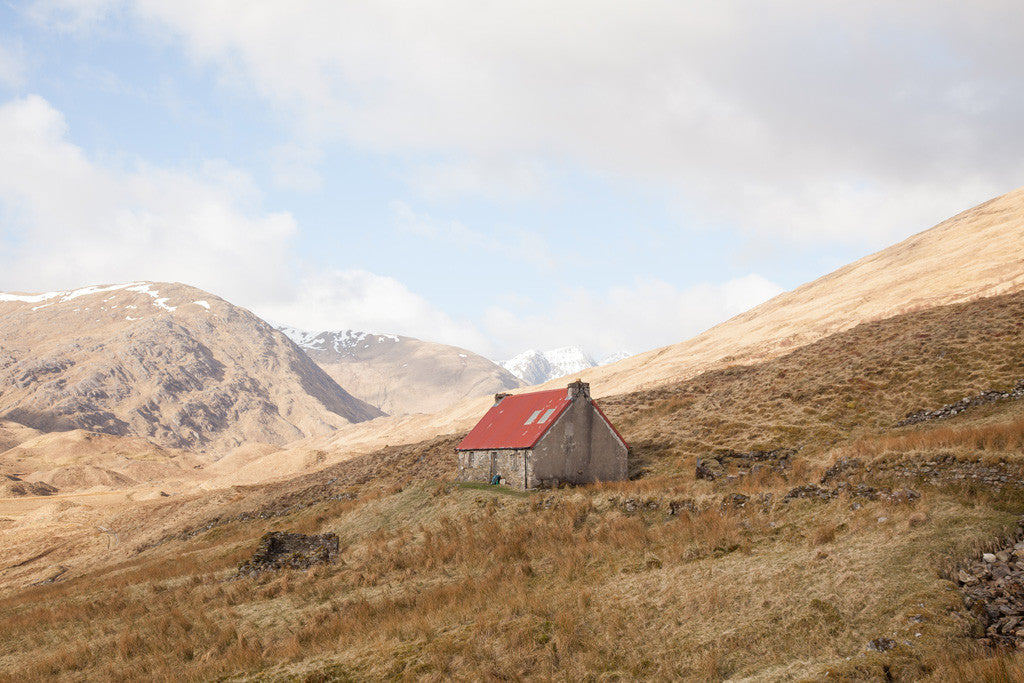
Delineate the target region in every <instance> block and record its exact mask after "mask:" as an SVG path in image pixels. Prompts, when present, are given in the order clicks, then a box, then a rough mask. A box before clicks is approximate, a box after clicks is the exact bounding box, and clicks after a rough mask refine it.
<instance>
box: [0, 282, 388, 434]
mask: <svg viewBox="0 0 1024 683" xmlns="http://www.w3.org/2000/svg"><path fill="white" fill-rule="evenodd" d="M381 415H382V413H381V411H379V410H377V409H375V408H373V407H372V406H369V405H367V404H365V403H363V402H361V401H358V399H355V398H354V397H352V396H351V395H349V394H348V393H347V392H346V391H345V390H344V389H342V388H341V387H340V386H338V385H337V384H336V383H335V382H334V380H332V379H331V378H330V377H329V376H327V374H326V373H324V372H323V371H322V370H321V369H320V368H319V367H318V366H317V365H316V364H315V363H313V362H312V361H311V360H310V359H309V358H308V357H307V356H306V355H305V354H304V353H303V352H302V351H301V350H300V349H299V348H298V347H297V346H295V345H294V344H293V343H292V342H291V340H289V339H288V338H287V337H285V336H284V335H283V334H281V333H279V332H277V331H276V330H274V329H273V328H271V327H270V326H269V325H268V324H267V323H265V322H264V321H262V320H261V319H260V318H258V317H257V316H255V315H253V314H252V313H251V312H249V311H247V310H245V309H243V308H241V307H238V306H234V305H233V304H230V303H229V302H227V301H225V300H223V299H221V298H220V297H217V296H215V295H213V294H210V293H209V292H204V291H203V290H199V289H197V288H194V287H190V286H188V285H182V284H180V283H152V282H132V283H126V284H119V285H100V286H89V287H83V288H79V289H75V290H65V291H59V292H46V293H42V294H15V293H0V417H2V418H4V419H8V420H13V421H15V422H18V423H21V424H23V425H26V426H28V427H32V428H36V429H40V430H42V431H63V430H68V429H87V430H93V431H98V432H104V433H107V434H114V435H120V436H139V437H143V438H147V439H150V440H152V441H153V442H154V443H156V444H158V445H161V446H165V447H171V448H188V449H192V450H198V451H208V452H219V451H222V450H224V449H226V448H231V447H234V446H237V445H239V444H241V443H243V442H246V441H251V440H255V441H264V442H270V443H276V444H279V445H281V444H284V443H287V442H289V441H292V440H295V439H297V438H303V437H306V436H310V435H313V434H324V433H326V432H328V431H331V430H333V429H335V428H337V427H339V426H342V425H345V424H350V423H352V422H358V421H365V420H368V419H372V418H375V417H379V416H381Z"/></svg>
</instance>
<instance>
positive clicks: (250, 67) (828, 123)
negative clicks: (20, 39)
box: [61, 0, 1024, 246]
mask: <svg viewBox="0 0 1024 683" xmlns="http://www.w3.org/2000/svg"><path fill="white" fill-rule="evenodd" d="M61 4H62V5H68V4H72V3H70V0H62V2H61ZM84 6H85V8H86V12H85V15H86V16H92V15H91V12H93V11H94V10H95V7H96V6H97V3H96V2H95V1H94V0H89V1H86V2H85V3H84ZM133 6H134V8H135V11H136V12H137V13H138V14H139V15H140V16H142V17H144V18H145V19H146V20H147V21H151V22H153V23H154V24H155V25H158V26H160V27H163V28H164V29H166V28H169V29H170V30H171V31H173V32H175V33H177V34H178V35H180V36H181V37H182V39H183V40H184V42H185V44H186V45H187V49H188V51H189V53H190V54H191V55H192V56H193V58H195V59H196V60H199V61H201V62H211V63H214V64H217V65H219V66H220V67H221V68H222V70H223V73H224V74H226V75H228V76H229V77H230V78H232V79H239V78H241V79H247V80H248V82H249V83H250V84H251V86H252V87H254V88H255V89H256V90H257V91H258V92H259V93H261V94H262V95H263V96H264V97H266V98H267V99H268V100H269V101H271V102H273V103H274V104H276V105H277V106H278V107H280V108H282V109H283V110H285V111H287V112H289V113H291V114H292V115H294V119H295V120H296V121H298V122H299V123H298V126H299V128H300V131H299V134H300V135H302V136H306V137H308V138H309V139H319V140H323V141H327V140H332V139H341V140H344V141H345V142H347V143H349V144H355V145H358V146H361V147H364V148H368V149H371V150H375V151H378V152H385V153H392V154H395V155H398V156H400V157H403V158H409V159H421V158H422V157H423V156H428V157H429V156H434V155H437V156H440V157H441V158H443V159H445V160H446V161H444V162H441V163H436V164H430V163H427V164H423V163H421V162H418V161H414V162H411V163H412V166H413V168H412V170H411V178H412V182H413V183H414V184H415V185H416V186H417V187H419V188H420V189H421V190H422V191H423V192H424V193H425V194H426V195H428V196H435V197H436V196H448V195H452V194H458V193H473V194H477V195H483V196H497V195H502V194H510V195H513V196H515V195H526V196H531V195H532V194H533V193H536V192H537V191H538V190H539V188H541V187H543V186H544V183H545V180H544V178H545V176H544V172H543V170H542V169H543V168H544V167H545V164H546V162H547V161H548V160H554V161H555V163H557V164H559V165H561V164H568V165H569V166H573V167H578V168H582V169H586V170H589V171H591V172H595V173H600V174H612V175H613V176H616V175H617V176H621V177H623V178H630V179H639V180H642V181H646V182H652V183H655V184H659V185H661V186H663V187H665V188H666V192H667V193H668V194H670V195H674V196H676V197H678V201H680V202H683V203H685V204H686V206H687V208H688V213H689V214H691V215H695V216H696V217H697V218H698V219H700V220H705V221H707V220H721V221H725V222H728V223H730V224H739V225H741V226H742V227H743V228H744V229H745V230H747V231H748V232H749V233H750V234H756V235H761V236H770V237H773V238H776V239H780V240H784V241H791V242H792V241H795V242H805V243H819V242H826V243H830V242H834V241H835V240H837V239H838V240H841V241H846V242H855V243H857V244H868V245H870V246H877V245H878V244H879V243H880V242H881V243H885V242H891V241H894V240H895V239H897V238H899V237H902V236H904V235H905V234H907V233H909V232H912V231H914V230H917V229H922V228H925V227H928V225H930V224H931V222H932V221H933V220H934V219H935V218H936V217H937V216H938V217H942V216H945V215H948V214H950V213H953V212H954V211H956V210H958V209H961V208H963V207H964V206H966V205H970V204H971V203H974V202H977V201H981V200H983V199H986V198H987V197H989V196H992V195H995V194H998V193H1000V192H1002V191H1005V190H1008V189H1012V188H1013V187H1014V186H1016V185H1017V184H1018V183H1019V182H1020V180H1019V179H1020V177H1022V176H1024V142H1022V141H1021V140H1020V136H1019V135H1017V126H1018V123H1019V121H1020V119H1021V118H1022V116H1024V95H1022V94H1021V93H1024V74H1021V73H1020V72H1019V70H1015V69H1013V68H1011V66H1010V65H1012V64H1017V63H1019V62H1020V61H1021V60H1022V59H1024V40H1021V35H1020V28H1019V27H1020V26H1022V25H1024V21H1022V20H1024V7H1022V6H1020V5H1019V4H1018V3H1013V2H1010V1H1009V0H1005V1H997V0H991V1H989V2H986V3H984V6H983V7H981V8H979V7H978V6H976V5H975V4H971V5H966V4H964V5H950V4H946V5H943V6H941V7H937V6H935V5H934V4H933V3H924V2H923V1H922V0H904V1H902V2H890V3H874V4H871V5H868V6H865V5H864V4H863V3H820V2H815V1H813V0H797V1H795V2H790V3H786V4H785V5H784V6H777V5H765V4H763V3H752V2H743V1H742V0H724V1H722V2H716V3H701V4H694V3H677V2H669V1H667V0H666V1H657V0H656V1H653V2H646V3H641V4H637V3H622V2H615V1H612V0H605V1H600V0H598V1H594V0H588V1H587V2H583V1H582V0H579V1H575V2H572V1H570V2H560V3H550V2H545V1H543V0H523V1H522V2H516V3H480V2H476V1H474V0H447V1H444V2H432V3H408V2H401V1H399V0H390V1H389V0H382V1H381V2H375V3H336V2H331V1H330V0H305V1H304V2H294V3H288V4H287V5H274V4H261V3H249V4H246V5H243V6H239V5H237V4H230V3H223V2H209V1H208V0H181V1H179V2H174V3H167V2H162V1H159V0H137V1H136V2H135V3H133ZM865 187H867V188H869V189H868V190H867V191H866V190H865V189H864V188H865ZM852 217H856V218H857V220H853V219H852Z"/></svg>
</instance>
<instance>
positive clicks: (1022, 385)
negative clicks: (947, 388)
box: [896, 379, 1024, 427]
mask: <svg viewBox="0 0 1024 683" xmlns="http://www.w3.org/2000/svg"><path fill="white" fill-rule="evenodd" d="M1021 398H1024V379H1021V380H1017V384H1016V385H1014V387H1013V389H1011V390H1010V391H991V390H990V391H983V392H981V393H979V394H975V395H974V396H966V397H964V398H962V399H960V400H959V401H957V402H956V403H949V404H947V405H944V406H942V407H941V408H939V409H937V410H917V411H915V412H912V413H908V414H907V416H906V417H905V418H903V419H902V420H900V421H899V422H897V423H896V426H897V427H905V426H906V425H912V424H917V423H918V422H927V421H929V420H942V419H945V418H947V417H953V416H954V415H957V414H959V413H962V412H964V411H965V410H967V409H968V408H971V407H973V406H980V405H985V404H986V403H995V402H996V401H1006V400H1010V399H1021Z"/></svg>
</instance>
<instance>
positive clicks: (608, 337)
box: [484, 274, 782, 358]
mask: <svg viewBox="0 0 1024 683" xmlns="http://www.w3.org/2000/svg"><path fill="white" fill-rule="evenodd" d="M781 292H782V288H780V287H779V286H778V285H776V284H774V283H772V282H770V281H768V280H766V279H765V278H763V277H761V276H760V275H756V274H751V275H747V276H745V277H742V278H736V279H733V280H729V281H726V282H724V283H703V284H700V285H696V286H694V287H689V288H687V289H683V290H679V289H676V288H675V287H673V286H672V285H669V284H668V283H665V282H662V281H660V280H655V279H638V280H636V281H635V282H634V283H633V284H632V285H630V286H620V287H612V288H609V289H608V290H606V291H605V292H603V293H600V294H595V293H594V292H591V291H588V290H585V289H583V288H574V289H567V290H565V291H563V292H561V294H560V296H559V297H558V299H557V303H556V304H555V306H554V307H553V309H552V310H550V311H545V312H543V313H521V312H515V311H511V310H508V309H507V308H502V307H494V308H491V309H490V310H488V311H487V314H486V316H485V321H484V327H485V329H486V330H487V332H488V333H490V335H491V337H492V338H493V339H495V340H496V344H499V346H498V347H497V348H496V349H495V350H494V351H493V353H494V354H495V357H497V358H508V357H511V356H512V355H514V354H516V353H519V352H521V351H523V350H524V349H527V348H553V347H557V346H563V345H565V344H577V345H579V346H582V347H583V348H585V349H587V350H588V351H590V352H591V353H592V354H594V355H595V356H596V357H601V356H605V355H608V354H611V353H612V352H614V351H619V350H627V351H631V352H633V353H639V352H641V351H646V350H648V349H651V348H655V347H658V346H664V345H667V344H673V343H676V342H679V341H682V340H684V339H688V338H690V337H692V336H694V335H695V334H699V333H700V332H702V331H704V330H706V329H708V328H710V327H712V326H714V325H716V324H718V323H720V322H722V321H724V320H727V319H728V318H730V317H732V316H733V315H736V314H738V313H742V312H743V311H746V310H748V309H750V308H752V307H754V306H756V305H757V304H759V303H761V302H763V301H767V300H768V299H770V298H772V297H773V296H775V295H777V294H780V293H781Z"/></svg>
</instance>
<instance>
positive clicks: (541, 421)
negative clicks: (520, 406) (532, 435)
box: [537, 408, 555, 424]
mask: <svg viewBox="0 0 1024 683" xmlns="http://www.w3.org/2000/svg"><path fill="white" fill-rule="evenodd" d="M537 412H540V411H539V410H538V411H537ZM553 412H555V409H554V408H548V409H547V411H545V413H544V417H542V418H541V419H540V420H539V421H538V422H537V424H544V423H545V422H547V421H548V418H549V417H551V413H553Z"/></svg>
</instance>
